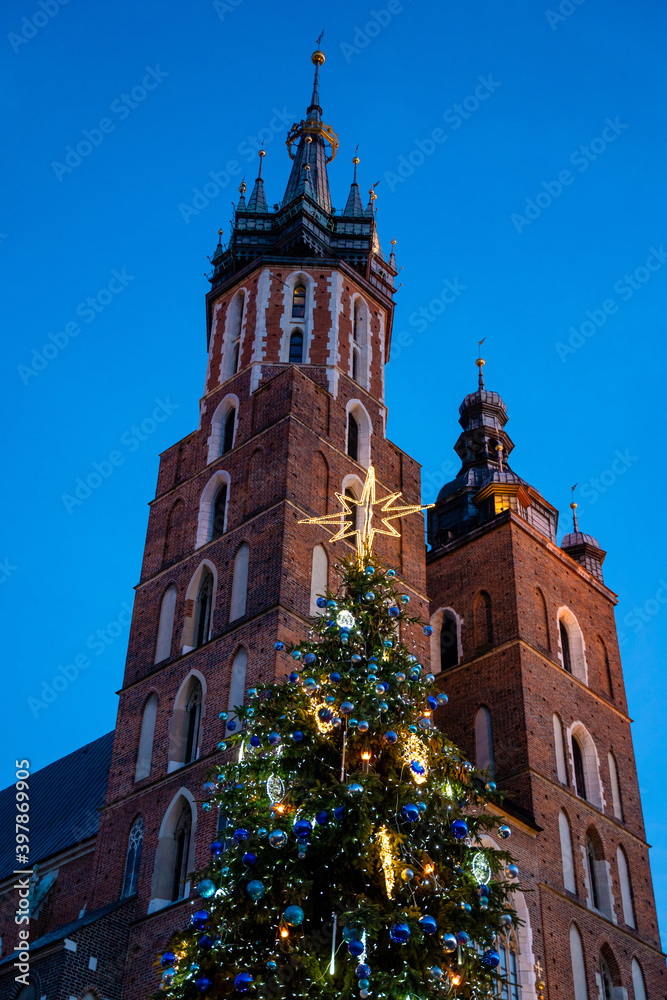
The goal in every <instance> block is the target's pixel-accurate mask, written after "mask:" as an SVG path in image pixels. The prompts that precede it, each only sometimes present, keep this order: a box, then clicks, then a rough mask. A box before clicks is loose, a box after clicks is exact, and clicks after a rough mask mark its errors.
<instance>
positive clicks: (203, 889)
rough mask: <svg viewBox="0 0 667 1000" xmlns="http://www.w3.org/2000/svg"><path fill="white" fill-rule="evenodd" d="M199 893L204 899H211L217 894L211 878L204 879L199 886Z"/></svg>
mask: <svg viewBox="0 0 667 1000" xmlns="http://www.w3.org/2000/svg"><path fill="white" fill-rule="evenodd" d="M197 892H198V893H199V895H200V896H203V898H204V899H210V898H211V896H212V895H213V893H214V892H215V882H213V881H212V880H211V879H210V878H205V879H202V881H201V882H199V883H198V885H197Z"/></svg>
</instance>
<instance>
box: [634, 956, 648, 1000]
mask: <svg viewBox="0 0 667 1000" xmlns="http://www.w3.org/2000/svg"><path fill="white" fill-rule="evenodd" d="M632 988H633V990H634V992H635V1000H646V986H645V985H644V974H643V972H642V967H641V965H640V964H639V962H638V961H637V959H636V958H633V959H632Z"/></svg>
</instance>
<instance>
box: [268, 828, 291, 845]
mask: <svg viewBox="0 0 667 1000" xmlns="http://www.w3.org/2000/svg"><path fill="white" fill-rule="evenodd" d="M286 843H287V834H286V833H285V831H284V830H272V831H271V833H270V834H269V844H270V845H271V847H284V846H285V844H286Z"/></svg>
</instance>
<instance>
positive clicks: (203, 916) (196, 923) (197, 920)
mask: <svg viewBox="0 0 667 1000" xmlns="http://www.w3.org/2000/svg"><path fill="white" fill-rule="evenodd" d="M190 919H191V921H192V926H193V927H196V928H197V930H198V931H201V930H203V928H204V927H206V924H207V923H208V910H195V912H194V913H193V914H192V917H191V918H190Z"/></svg>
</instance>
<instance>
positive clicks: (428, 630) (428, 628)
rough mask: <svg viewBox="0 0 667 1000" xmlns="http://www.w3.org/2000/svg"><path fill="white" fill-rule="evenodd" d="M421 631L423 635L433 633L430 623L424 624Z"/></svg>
mask: <svg viewBox="0 0 667 1000" xmlns="http://www.w3.org/2000/svg"><path fill="white" fill-rule="evenodd" d="M422 632H423V633H424V635H433V628H432V626H431V625H424V628H423V629H422Z"/></svg>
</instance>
